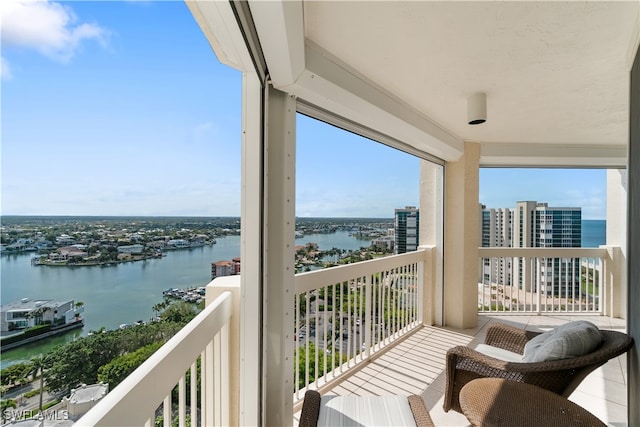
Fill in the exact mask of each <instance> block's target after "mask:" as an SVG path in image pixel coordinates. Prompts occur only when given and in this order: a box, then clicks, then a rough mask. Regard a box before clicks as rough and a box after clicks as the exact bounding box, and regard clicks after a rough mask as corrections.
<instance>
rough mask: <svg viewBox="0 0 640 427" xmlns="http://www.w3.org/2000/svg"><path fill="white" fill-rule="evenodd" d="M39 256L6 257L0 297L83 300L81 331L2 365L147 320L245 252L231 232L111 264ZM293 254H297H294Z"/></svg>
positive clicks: (334, 236) (322, 244)
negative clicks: (61, 262) (165, 295)
mask: <svg viewBox="0 0 640 427" xmlns="http://www.w3.org/2000/svg"><path fill="white" fill-rule="evenodd" d="M295 242H296V243H295V244H296V245H304V244H306V243H309V242H313V243H317V244H318V246H319V248H320V249H331V248H334V247H336V248H340V249H347V250H349V249H353V250H355V249H359V248H360V247H363V246H364V247H366V246H369V241H366V240H359V239H356V238H355V237H353V236H351V234H350V233H349V232H347V231H338V232H336V233H331V234H309V235H306V236H303V237H301V238H298V239H296V241H295ZM34 256H35V255H34V254H30V253H23V254H11V255H2V257H1V263H2V264H1V269H0V279H1V280H0V285H1V286H0V301H1V303H2V304H7V303H10V302H13V301H18V300H20V299H22V298H31V299H54V300H68V299H73V300H74V301H75V302H78V301H82V302H83V303H84V310H85V311H84V313H83V314H82V316H83V317H84V319H85V324H84V327H83V328H82V329H77V330H75V331H72V332H69V333H67V334H65V335H63V336H58V337H54V338H48V339H44V340H41V341H39V342H37V343H33V344H30V345H25V346H22V347H19V348H17V349H14V350H9V351H6V352H3V353H2V355H1V356H0V357H1V360H0V368H1V367H4V366H8V365H10V364H13V363H18V362H21V361H25V360H29V359H30V358H31V357H33V356H34V355H37V354H44V353H46V352H47V351H49V350H50V349H51V348H52V347H53V346H56V345H59V344H62V343H64V342H67V341H70V340H73V339H76V338H77V337H79V336H83V335H87V333H89V332H90V331H92V330H99V329H100V328H101V327H105V328H106V329H109V330H111V329H117V328H118V327H119V326H120V325H121V324H127V323H133V322H136V321H138V320H142V321H148V320H150V319H151V318H152V317H153V316H154V315H155V313H154V312H153V309H152V307H153V306H154V305H155V304H156V303H159V302H161V301H162V291H164V290H167V289H169V288H179V289H182V288H189V287H198V286H205V285H206V284H207V283H209V282H210V281H211V263H212V262H215V261H220V260H231V259H232V258H235V257H239V256H240V236H226V237H221V238H218V239H217V243H216V244H214V245H210V246H201V247H197V248H190V249H180V250H174V251H168V252H166V256H163V257H162V258H156V259H148V260H144V261H136V262H129V263H122V264H116V265H109V266H87V267H63V266H60V267H51V266H43V265H41V266H33V265H31V259H32V258H33V257H34ZM292 256H293V255H292Z"/></svg>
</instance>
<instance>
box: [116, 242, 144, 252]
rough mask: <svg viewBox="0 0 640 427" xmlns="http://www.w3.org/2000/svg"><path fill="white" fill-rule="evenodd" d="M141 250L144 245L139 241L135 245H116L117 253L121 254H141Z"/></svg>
mask: <svg viewBox="0 0 640 427" xmlns="http://www.w3.org/2000/svg"><path fill="white" fill-rule="evenodd" d="M143 250H144V246H143V245H141V244H139V243H136V244H135V245H123V246H118V253H121V254H141V253H142V251H143Z"/></svg>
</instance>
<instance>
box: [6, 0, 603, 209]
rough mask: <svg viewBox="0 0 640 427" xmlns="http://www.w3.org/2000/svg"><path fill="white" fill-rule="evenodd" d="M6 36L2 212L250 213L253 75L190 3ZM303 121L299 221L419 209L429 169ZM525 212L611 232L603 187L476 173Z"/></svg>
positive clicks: (71, 17) (71, 19) (19, 21)
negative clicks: (555, 213)
mask: <svg viewBox="0 0 640 427" xmlns="http://www.w3.org/2000/svg"><path fill="white" fill-rule="evenodd" d="M123 17H126V19H123ZM168 28H170V29H171V31H167V29H168ZM1 30H2V43H1V44H0V49H1V51H0V73H1V80H0V82H1V91H2V110H1V129H2V134H1V135H0V137H1V138H2V148H1V150H2V151H1V155H2V172H1V178H2V183H1V191H2V203H1V207H0V213H2V214H3V215H98V216H101V215H111V216H117V215H122V216H131V215H142V216H147V215H148V216H239V215H240V164H241V163H240V135H241V75H240V73H239V72H237V71H236V70H233V69H230V68H229V67H226V66H223V65H221V64H220V63H219V62H218V60H217V58H216V57H215V55H214V53H213V51H212V49H211V47H210V46H209V44H208V42H207V40H206V39H205V37H204V35H203V34H202V31H201V30H200V28H199V27H198V26H197V24H196V22H195V20H194V19H193V17H192V16H191V13H190V12H189V10H188V8H187V6H186V5H185V4H184V3H183V2H146V1H140V2H137V1H129V2H63V3H60V2H53V1H38V2H17V1H8V2H7V1H5V2H3V6H2V27H1ZM298 117H299V120H298V123H297V132H298V143H297V147H296V151H297V163H296V174H297V177H296V215H297V216H299V217H368V218H392V217H393V215H394V209H396V208H402V207H405V206H419V182H420V161H419V160H418V159H417V158H415V157H413V156H411V155H408V154H405V153H402V152H400V151H397V150H395V149H392V148H389V147H387V146H384V145H382V144H376V143H373V142H372V141H370V140H367V139H365V138H362V137H360V136H357V135H352V134H349V133H347V132H345V131H342V130H340V129H336V128H332V127H331V126H328V125H326V124H324V123H320V122H318V121H315V120H313V119H310V118H308V117H305V116H301V115H299V116H298ZM519 200H539V201H544V202H547V203H549V205H550V206H567V207H581V208H582V212H583V218H584V219H604V218H605V216H606V215H605V213H606V209H605V208H606V174H605V171H604V170H594V169H584V170H562V169H546V170H541V169H481V170H480V202H481V203H483V204H485V205H487V206H488V207H496V208H500V207H501V208H505V207H513V206H515V203H516V202H517V201H519Z"/></svg>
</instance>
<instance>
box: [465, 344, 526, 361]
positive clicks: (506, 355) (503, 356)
mask: <svg viewBox="0 0 640 427" xmlns="http://www.w3.org/2000/svg"><path fill="white" fill-rule="evenodd" d="M475 350H476V351H478V352H480V353H482V354H486V355H487V356H491V357H495V358H496V359H500V360H504V361H506V362H522V355H521V354H518V353H515V352H513V351H509V350H505V349H503V348H498V347H493V346H490V345H487V344H478V345H477V346H476V348H475Z"/></svg>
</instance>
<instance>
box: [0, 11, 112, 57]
mask: <svg viewBox="0 0 640 427" xmlns="http://www.w3.org/2000/svg"><path fill="white" fill-rule="evenodd" d="M108 36H109V32H108V31H107V30H106V29H104V28H102V27H100V26H99V25H97V24H89V23H81V22H78V17H77V16H76V14H75V13H74V12H73V9H71V7H69V6H63V5H61V4H60V3H55V2H50V1H48V0H35V1H15V0H9V1H6V0H5V3H4V4H3V11H2V43H3V44H4V45H5V46H15V47H20V48H27V49H35V50H37V51H38V52H40V53H41V54H43V55H45V56H47V57H49V58H51V59H54V60H56V61H59V62H62V63H67V62H69V61H70V60H71V59H72V58H73V56H74V55H75V54H76V52H77V51H78V49H79V48H80V47H81V45H82V43H83V42H84V41H87V40H95V41H97V42H98V43H99V44H100V45H102V46H103V47H105V46H106V45H107V40H108Z"/></svg>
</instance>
